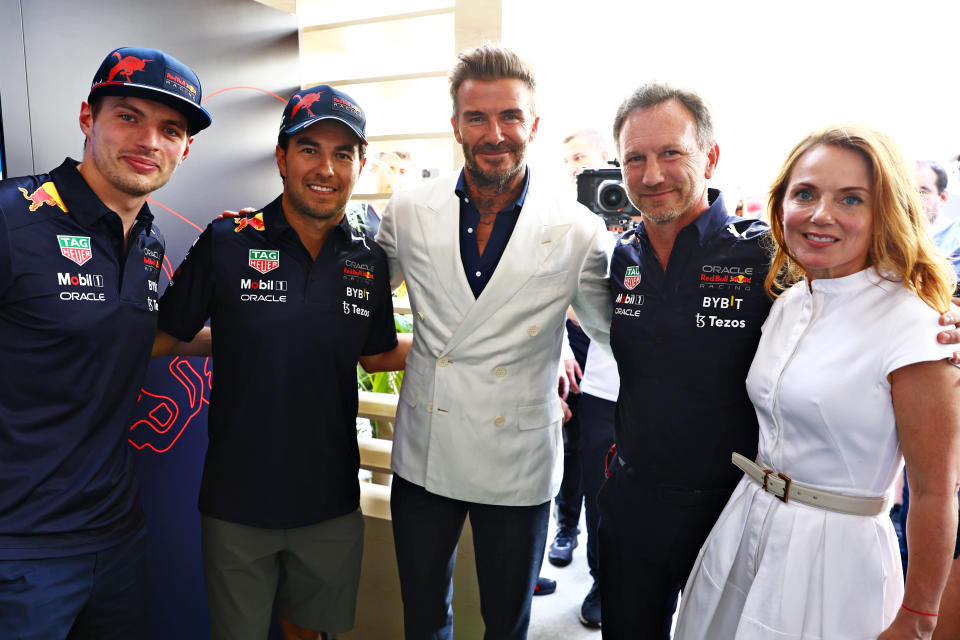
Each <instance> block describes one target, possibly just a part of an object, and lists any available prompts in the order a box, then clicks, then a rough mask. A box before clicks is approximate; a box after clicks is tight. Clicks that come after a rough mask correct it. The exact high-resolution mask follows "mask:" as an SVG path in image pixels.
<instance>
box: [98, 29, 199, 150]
mask: <svg viewBox="0 0 960 640" xmlns="http://www.w3.org/2000/svg"><path fill="white" fill-rule="evenodd" d="M98 96H133V97H135V98H145V99H147V100H154V101H156V102H159V103H161V104H165V105H167V106H168V107H170V108H172V109H176V110H177V111H179V112H180V113H182V114H183V115H185V116H186V117H187V122H188V123H189V127H190V133H191V134H193V133H197V132H198V131H201V130H203V129H206V128H207V127H209V126H210V123H211V122H212V120H211V119H210V114H209V113H207V110H206V109H204V108H203V107H201V106H200V99H201V96H202V94H201V92H200V79H199V78H198V77H197V74H195V73H194V72H193V70H192V69H191V68H190V67H188V66H187V65H185V64H183V63H182V62H180V61H179V60H177V59H176V58H174V57H173V56H169V55H167V54H165V53H164V52H163V51H160V50H159V49H141V48H137V47H120V48H119V49H114V50H113V51H111V52H110V53H109V54H108V55H107V57H106V58H104V59H103V62H101V63H100V68H99V69H98V70H97V74H96V75H95V76H93V84H92V85H91V86H90V95H89V96H88V97H87V102H90V101H91V100H92V99H93V98H96V97H98Z"/></svg>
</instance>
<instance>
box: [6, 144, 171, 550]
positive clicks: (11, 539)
mask: <svg viewBox="0 0 960 640" xmlns="http://www.w3.org/2000/svg"><path fill="white" fill-rule="evenodd" d="M123 245H124V241H123V225H122V222H121V220H120V217H119V216H118V215H117V214H116V213H114V212H113V211H111V210H110V209H108V208H107V207H106V205H104V204H103V203H102V202H101V201H100V199H99V198H97V196H96V195H95V194H94V193H93V191H91V190H90V187H88V186H87V183H86V182H85V181H84V180H83V177H82V176H81V175H80V172H79V171H78V170H77V163H76V161H74V160H71V159H69V158H68V159H67V160H65V161H64V163H63V164H62V165H60V166H59V167H57V168H56V169H54V170H53V171H51V172H50V173H48V174H42V175H36V176H27V177H23V178H13V179H10V180H5V181H3V182H2V183H0V363H2V364H0V559H13V558H24V559H25V558H45V557H57V556H67V555H74V554H79V553H87V552H92V551H99V550H102V549H105V548H107V547H110V546H112V545H113V544H116V543H117V542H119V541H120V540H122V539H123V538H124V537H125V536H127V535H130V534H131V533H133V532H135V531H137V530H138V529H139V528H140V527H142V526H143V523H144V517H143V511H142V509H141V507H140V501H139V495H138V493H139V492H138V487H137V483H136V481H135V479H134V476H133V471H132V458H131V451H130V447H129V445H128V444H127V435H126V434H127V429H128V428H129V427H130V424H131V422H132V419H133V414H134V409H135V406H136V402H137V395H138V391H139V389H140V385H141V383H142V382H143V377H144V374H145V373H146V369H147V364H148V362H149V360H150V349H151V347H152V345H153V337H154V334H155V332H156V326H157V282H158V278H159V275H160V265H161V263H162V261H163V249H164V246H163V238H162V237H161V236H160V234H159V232H158V231H157V229H156V228H155V227H154V226H153V216H152V215H151V213H150V210H149V209H148V208H147V206H146V205H144V206H143V208H142V209H141V210H140V213H139V214H138V215H137V219H136V222H135V223H134V226H133V229H132V230H131V234H130V246H129V249H127V250H126V252H125V251H124V248H123Z"/></svg>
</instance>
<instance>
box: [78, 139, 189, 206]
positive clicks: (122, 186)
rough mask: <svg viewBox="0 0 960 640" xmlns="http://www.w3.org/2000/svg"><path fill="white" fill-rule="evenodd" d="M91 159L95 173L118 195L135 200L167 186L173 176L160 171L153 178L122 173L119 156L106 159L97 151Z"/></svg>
mask: <svg viewBox="0 0 960 640" xmlns="http://www.w3.org/2000/svg"><path fill="white" fill-rule="evenodd" d="M91 158H92V160H93V164H94V166H95V167H96V168H97V171H98V172H99V173H100V174H101V175H102V176H103V177H104V178H106V180H107V182H109V183H110V186H112V187H113V188H114V189H116V190H117V191H119V192H120V193H124V194H126V195H128V196H133V197H135V198H142V197H143V196H147V195H150V194H151V193H153V192H154V191H156V190H157V189H159V188H160V187H162V186H163V185H165V184H167V182H169V181H170V178H171V177H172V176H173V172H172V171H171V172H170V173H164V171H163V170H162V169H158V171H157V174H156V175H153V176H146V175H142V174H138V173H136V172H134V171H133V170H132V169H130V170H128V171H124V170H123V159H122V158H120V157H119V156H116V157H115V158H108V157H106V154H104V153H101V152H99V151H97V150H94V152H93V154H92V156H91Z"/></svg>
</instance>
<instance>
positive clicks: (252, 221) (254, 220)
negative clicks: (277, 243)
mask: <svg viewBox="0 0 960 640" xmlns="http://www.w3.org/2000/svg"><path fill="white" fill-rule="evenodd" d="M233 224H235V225H237V227H236V228H235V229H234V231H236V232H237V233H239V232H241V231H243V230H244V229H246V228H247V227H250V228H252V229H256V230H257V231H263V230H264V229H266V228H267V226H266V225H265V224H263V211H261V212H260V213H258V214H257V215H255V216H250V217H244V218H234V219H233Z"/></svg>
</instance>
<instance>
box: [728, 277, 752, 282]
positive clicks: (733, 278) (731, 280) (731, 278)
mask: <svg viewBox="0 0 960 640" xmlns="http://www.w3.org/2000/svg"><path fill="white" fill-rule="evenodd" d="M730 282H736V283H737V284H749V283H750V278H748V277H746V276H731V277H730Z"/></svg>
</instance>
